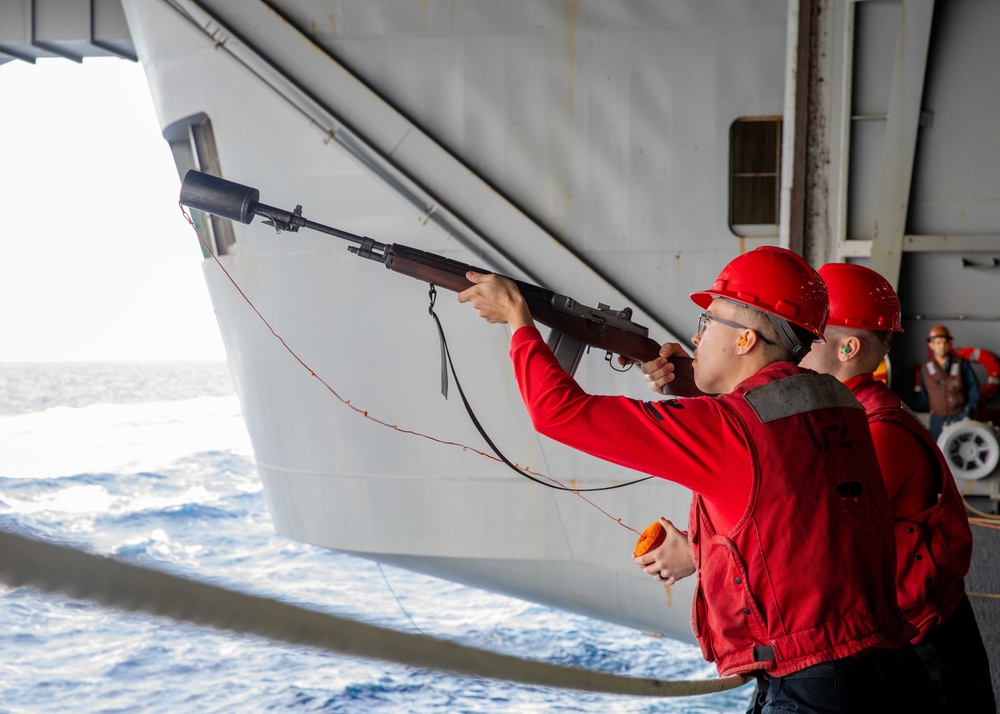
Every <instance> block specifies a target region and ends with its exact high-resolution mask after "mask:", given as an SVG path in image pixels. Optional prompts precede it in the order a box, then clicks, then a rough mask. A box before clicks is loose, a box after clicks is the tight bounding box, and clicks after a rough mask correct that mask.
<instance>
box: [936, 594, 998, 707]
mask: <svg viewBox="0 0 1000 714" xmlns="http://www.w3.org/2000/svg"><path fill="white" fill-rule="evenodd" d="M916 651H917V655H918V656H919V657H920V660H921V661H922V662H923V664H924V666H925V667H926V668H927V672H928V674H929V675H930V679H931V684H932V685H933V686H934V687H935V690H936V692H937V701H938V702H939V703H940V707H939V709H938V711H941V712H954V713H955V714H995V712H996V703H995V702H994V697H993V683H992V681H991V680H990V662H989V659H988V658H987V655H986V648H985V647H984V646H983V638H982V636H981V635H980V634H979V626H978V625H977V624H976V615H975V613H973V611H972V604H971V603H970V602H969V598H968V597H966V598H963V600H962V603H961V604H960V605H959V606H958V608H957V609H956V610H955V612H953V613H952V614H951V617H949V618H948V619H947V621H945V622H944V623H942V624H941V625H940V626H938V627H936V628H934V629H933V630H931V631H930V632H929V633H928V634H927V637H926V638H925V639H924V640H923V641H922V642H921V643H920V644H918V645H916Z"/></svg>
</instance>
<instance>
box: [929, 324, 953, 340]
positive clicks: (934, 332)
mask: <svg viewBox="0 0 1000 714" xmlns="http://www.w3.org/2000/svg"><path fill="white" fill-rule="evenodd" d="M935 337H944V338H946V339H949V340H950V339H952V337H951V333H950V332H948V328H947V327H945V326H944V325H934V327H932V328H931V331H930V332H928V333H927V341H928V342H930V341H931V340H933V339H934V338H935Z"/></svg>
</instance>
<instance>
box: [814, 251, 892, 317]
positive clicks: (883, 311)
mask: <svg viewBox="0 0 1000 714" xmlns="http://www.w3.org/2000/svg"><path fill="white" fill-rule="evenodd" d="M819 275H820V277H821V278H823V281H824V282H825V283H826V289H827V290H828V291H829V293H830V319H829V321H828V322H827V324H828V325H834V326H837V327H856V328H858V329H861V330H878V331H880V332H902V331H903V326H902V325H901V324H900V317H899V298H898V297H896V291H895V290H893V289H892V286H891V285H890V284H889V281H888V280H886V279H885V278H883V277H882V276H881V275H879V274H878V273H876V272H875V271H874V270H872V269H870V268H866V267H864V266H863V265H851V264H848V263H827V264H826V265H824V266H823V267H822V268H820V269H819Z"/></svg>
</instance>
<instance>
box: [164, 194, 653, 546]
mask: <svg viewBox="0 0 1000 714" xmlns="http://www.w3.org/2000/svg"><path fill="white" fill-rule="evenodd" d="M177 205H178V206H180V209H181V214H182V215H183V216H184V220H186V221H187V222H188V223H189V224H190V225H191V227H192V228H193V229H194V232H195V235H197V236H198V240H199V241H200V242H201V244H202V246H204V248H205V251H206V252H207V253H208V255H210V256H212V260H214V261H215V264H216V265H218V266H219V268H220V269H221V270H222V272H223V273H224V274H225V276H226V277H227V278H229V282H231V283H232V284H233V287H235V288H236V290H237V292H239V294H240V296H241V297H242V298H243V299H244V300H245V301H246V303H247V305H249V306H250V308H251V309H252V310H253V311H254V313H256V315H257V317H259V318H260V321H261V322H263V323H264V325H265V326H266V327H267V329H268V330H270V331H271V334H272V335H274V336H275V337H276V338H277V339H278V341H279V342H280V343H281V346H282V347H284V348H285V350H286V351H287V352H288V354H290V355H291V356H292V357H294V358H295V361H296V362H298V363H299V364H300V365H302V367H303V368H304V369H305V370H306V371H308V372H309V374H310V375H311V376H312V377H314V378H316V379H317V380H318V381H319V383H320V384H322V385H323V386H324V387H326V389H327V391H329V392H330V394H332V395H333V396H335V397H336V398H337V399H338V400H339V401H340V403H341V404H343V405H344V406H347V407H350V408H351V409H353V410H354V411H355V412H357V413H358V414H361V415H362V416H363V417H364V418H365V419H369V420H370V421H373V422H375V423H376V424H379V425H380V426H384V427H386V428H388V429H392V430H393V431H398V432H400V433H403V434H411V435H413V436H419V437H422V438H424V439H428V440H430V441H433V442H435V443H438V444H442V445H444V446H456V447H458V448H460V449H462V451H472V452H473V453H476V454H478V455H479V456H482V457H484V458H487V459H490V460H491V461H496V462H498V463H502V461H501V460H500V459H499V458H497V457H496V456H494V455H493V454H488V453H486V452H485V451H482V450H481V449H477V448H475V447H473V446H467V445H466V444H461V443H459V442H456V441H447V440H445V439H438V438H437V437H434V436H430V435H428V434H424V433H422V432H419V431H413V430H411V429H403V428H401V427H399V426H397V425H395V424H389V423H388V422H385V421H382V420H381V419H378V418H376V417H373V416H371V415H370V414H369V413H368V412H367V411H366V410H364V409H359V408H358V407H356V406H354V405H353V404H351V400H350V399H344V398H343V397H342V396H340V394H338V393H337V390H335V389H334V388H333V387H331V386H330V385H329V384H328V383H327V381H326V380H325V379H323V378H322V377H321V376H319V375H318V374H316V371H315V370H314V369H313V368H312V367H310V366H309V365H307V364H306V363H305V362H304V361H303V360H302V358H301V357H299V356H298V355H297V354H296V353H295V350H293V349H292V348H291V347H289V346H288V343H286V342H285V340H284V338H282V336H281V335H279V334H278V333H277V332H275V330H274V328H273V327H271V323H269V322H268V321H267V319H266V318H265V317H264V316H263V315H261V314H260V310H258V309H257V306H256V305H254V304H253V301H252V300H251V299H250V298H249V297H247V294H246V293H245V292H243V289H242V288H241V287H240V286H239V285H238V284H237V282H236V280H234V279H233V276H232V275H230V274H229V271H228V270H226V268H225V266H224V265H223V264H222V262H221V261H220V260H219V258H218V257H217V256H216V255H215V251H213V250H212V248H211V246H210V245H209V244H208V242H207V241H206V240H205V238H204V237H203V236H202V235H201V232H200V231H199V230H198V227H197V226H196V225H195V224H194V221H193V220H192V219H191V217H190V216H189V215H188V213H187V211H185V210H184V206H182V205H181V204H180V203H178V204H177ZM515 466H517V467H518V468H520V469H523V470H524V471H526V472H528V473H530V474H531V475H532V476H538V477H540V478H544V479H546V480H548V481H551V482H552V483H554V484H557V485H559V486H562V487H563V488H567V486H566V485H565V484H563V483H561V482H560V481H558V480H556V479H554V478H552V477H551V476H547V475H546V474H543V473H539V472H537V471H532V470H531V469H529V468H527V467H526V466H521V465H520V464H515ZM569 491H570V493H573V494H575V495H577V496H579V497H580V498H582V499H583V500H584V501H586V502H587V503H589V504H590V505H591V506H593V507H594V508H596V509H597V510H598V511H600V512H601V513H603V514H604V515H605V516H607V517H608V518H610V519H611V520H613V521H614V522H615V523H617V524H618V525H620V526H622V527H623V528H626V529H628V530H630V531H632V532H633V533H635V534H636V535H641V534H640V533H639V531H637V530H636V529H635V528H632V527H631V526H629V525H626V524H625V523H623V522H622V519H621V518H616V517H615V516H612V515H611V514H610V513H608V512H607V511H605V510H604V509H603V508H601V507H600V506H598V505H597V504H595V503H594V502H593V501H591V500H590V499H588V498H586V497H585V496H584V495H583V494H581V493H580V492H579V491H574V490H572V489H569Z"/></svg>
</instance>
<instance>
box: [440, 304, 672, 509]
mask: <svg viewBox="0 0 1000 714" xmlns="http://www.w3.org/2000/svg"><path fill="white" fill-rule="evenodd" d="M428 294H429V296H430V305H429V306H428V307H427V312H428V313H429V314H430V316H431V317H433V318H434V322H435V323H436V324H437V329H438V335H439V336H440V338H441V393H442V394H443V395H444V398H445V399H447V398H448V369H451V377H452V379H454V380H455V388H456V389H458V394H459V396H460V397H462V404H464V405H465V411H466V412H468V414H469V418H470V419H472V424H473V425H474V426H475V427H476V431H478V432H479V434H480V435H481V436H482V437H483V439H485V440H486V443H487V444H489V446H490V449H492V450H493V453H494V454H496V455H497V458H498V459H500V460H501V461H503V462H504V463H505V464H507V466H509V467H510V468H512V469H513V470H514V471H516V472H517V473H519V474H520V475H521V476H524V477H525V478H526V479H529V480H531V481H534V482H535V483H538V484H541V485H542V486H545V487H546V488H553V489H555V490H557V491H571V492H572V493H590V492H592V491H611V490H613V489H616V488H624V487H625V486H631V485H632V484H636V483H641V482H642V481H648V480H649V479H651V478H653V477H652V476H646V477H644V478H639V479H636V480H635V481H627V482H625V483H620V484H618V485H616V486H603V487H601V488H566V487H565V486H557V485H556V484H552V483H549V482H548V481H542V480H541V479H538V478H535V477H534V476H532V475H531V474H529V473H528V472H527V471H525V470H524V469H522V468H519V467H518V466H516V465H514V464H513V463H511V461H510V459H508V458H507V457H506V456H504V455H503V453H501V451H500V449H498V448H497V445H496V444H494V443H493V440H492V439H491V438H490V436H489V434H487V433H486V430H485V429H483V425H482V424H480V423H479V419H477V418H476V414H475V412H473V411H472V405H470V404H469V400H468V399H466V398H465V391H464V390H463V389H462V383H461V382H459V381H458V375H457V374H455V365H454V363H453V362H452V361H451V351H450V350H449V349H448V340H447V339H445V336H444V328H443V327H442V326H441V320H439V319H438V316H437V313H435V312H434V302H435V301H436V300H437V290H436V289H435V288H434V285H431V286H430V291H429V293H428ZM446 361H447V366H446V364H445V362H446Z"/></svg>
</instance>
